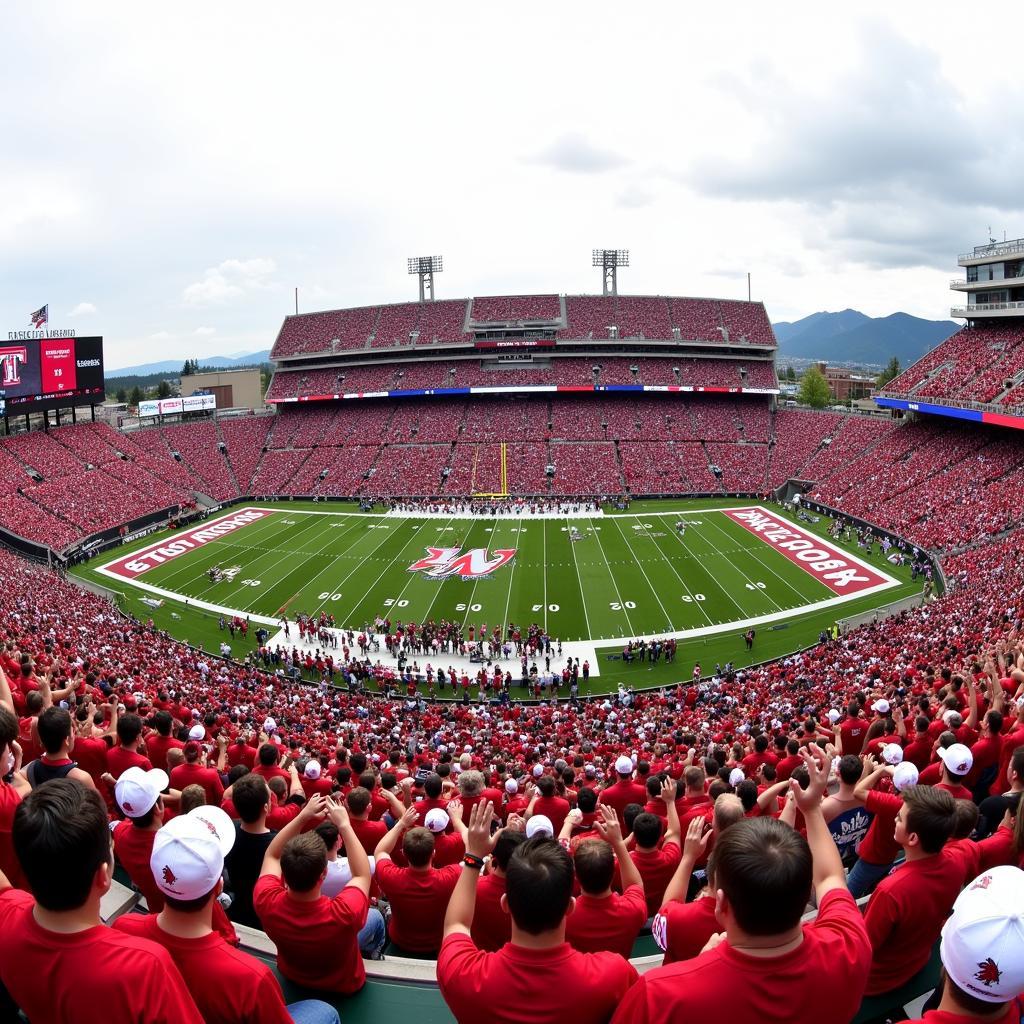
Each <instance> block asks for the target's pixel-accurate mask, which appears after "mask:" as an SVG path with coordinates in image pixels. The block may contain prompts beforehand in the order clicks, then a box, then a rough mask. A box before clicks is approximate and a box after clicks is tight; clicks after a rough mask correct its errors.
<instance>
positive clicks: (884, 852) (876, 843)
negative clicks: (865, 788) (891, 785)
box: [857, 789, 903, 864]
mask: <svg viewBox="0 0 1024 1024" xmlns="http://www.w3.org/2000/svg"><path fill="white" fill-rule="evenodd" d="M902 806H903V800H902V799H901V798H900V797H898V796H896V795H895V794H894V793H880V792H878V790H877V789H873V790H871V792H870V793H868V795H867V798H866V799H865V801H864V809H865V810H867V811H870V812H871V813H872V814H873V815H874V816H875V817H874V819H873V820H872V822H871V824H870V825H869V826H868V834H867V835H866V836H865V837H864V838H863V839H862V840H861V843H860V849H859V850H858V851H857V853H858V854H859V856H860V858H861V860H866V861H867V862H868V863H869V864H891V863H892V862H893V861H894V860H895V859H896V858H897V857H898V856H899V852H900V844H899V843H897V842H896V840H895V839H894V838H893V835H894V833H895V831H896V815H897V814H899V813H900V808H901V807H902Z"/></svg>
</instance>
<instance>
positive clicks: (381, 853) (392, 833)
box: [373, 807, 419, 860]
mask: <svg viewBox="0 0 1024 1024" xmlns="http://www.w3.org/2000/svg"><path fill="white" fill-rule="evenodd" d="M418 814H419V812H418V811H417V810H416V808H415V807H407V808H406V809H405V813H404V814H403V815H402V816H401V817H400V818H399V819H398V821H396V822H395V823H394V825H392V826H391V828H390V829H389V830H388V832H387V834H386V835H385V836H384V837H383V838H382V839H381V841H380V842H379V843H378V844H377V848H376V849H375V850H374V851H373V856H374V858H375V859H376V860H380V859H381V857H387V858H388V859H390V858H391V851H392V850H393V849H394V848H395V843H397V842H398V840H399V838H400V837H401V835H402V833H403V832H405V831H406V829H410V828H412V827H413V825H415V824H416V816H417V815H418Z"/></svg>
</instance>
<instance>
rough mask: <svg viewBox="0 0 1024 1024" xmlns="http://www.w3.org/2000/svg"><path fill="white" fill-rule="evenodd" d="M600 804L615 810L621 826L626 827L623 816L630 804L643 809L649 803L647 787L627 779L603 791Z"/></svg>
mask: <svg viewBox="0 0 1024 1024" xmlns="http://www.w3.org/2000/svg"><path fill="white" fill-rule="evenodd" d="M598 803H602V804H607V806H609V807H614V808H615V813H616V814H617V815H618V816H619V824H620V825H621V826H623V827H625V824H626V820H625V818H624V817H623V816H622V815H623V811H624V810H625V809H626V807H627V805H629V804H640V806H641V807H643V805H644V804H645V803H647V787H646V786H641V785H640V783H638V782H633V781H632V780H631V779H626V780H625V781H624V782H623V781H619V782H616V783H615V784H614V785H613V786H609V787H608V788H607V789H602V790H601V793H600V796H599V797H598Z"/></svg>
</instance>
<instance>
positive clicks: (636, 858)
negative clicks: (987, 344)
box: [0, 534, 1024, 1022]
mask: <svg viewBox="0 0 1024 1024" xmlns="http://www.w3.org/2000/svg"><path fill="white" fill-rule="evenodd" d="M944 570H945V573H946V575H947V578H948V579H949V581H950V582H951V584H952V587H951V590H950V592H949V593H948V594H947V595H945V596H943V597H941V598H939V599H937V600H935V601H933V602H931V603H929V604H927V605H926V606H924V607H923V608H921V609H918V610H914V611H910V612H906V613H903V614H902V615H901V616H899V617H897V618H895V619H890V620H888V621H886V622H884V623H876V624H868V625H865V626H862V627H860V628H858V629H856V630H854V631H852V632H851V633H849V634H847V635H845V636H841V637H837V638H835V639H828V640H826V641H825V642H823V643H822V644H820V645H818V646H817V647H815V648H814V649H812V650H810V651H807V652H804V653H802V654H797V655H794V656H792V657H789V658H786V659H783V660H781V661H779V662H776V663H774V664H770V665H766V666H762V667H760V668H757V669H754V670H750V671H747V672H735V671H732V670H731V667H730V666H726V667H725V668H724V669H719V670H717V671H716V672H715V673H714V674H713V675H711V676H710V677H708V678H701V677H700V675H701V674H700V672H699V669H698V670H696V671H695V672H694V674H693V675H694V677H693V679H692V681H688V682H686V683H680V684H679V685H678V686H676V687H674V688H670V689H668V690H664V691H656V692H651V693H639V694H633V693H627V692H626V691H620V693H619V694H618V695H617V696H616V695H610V696H608V697H607V698H605V699H601V700H593V701H588V702H581V703H580V704H578V705H576V704H565V703H562V704H557V703H555V702H550V703H543V702H542V703H539V704H535V705H531V706H526V705H523V704H519V703H489V702H479V701H475V700H474V701H470V700H466V701H465V702H459V703H444V702H433V701H427V700H424V699H422V698H420V697H417V698H415V699H412V700H401V699H399V700H388V699H385V698H381V697H374V696H370V695H366V694H350V693H347V692H343V691H337V690H333V689H329V688H325V687H322V686H321V687H318V686H310V685H309V684H306V683H303V682H301V681H296V680H293V679H289V678H286V677H283V676H281V675H275V674H271V673H269V672H265V671H262V670H260V669H259V668H257V667H256V666H254V665H237V664H233V663H231V662H228V661H224V660H222V659H218V658H213V657H211V656H208V655H205V654H203V653H201V652H198V651H195V650H193V649H191V648H189V647H186V646H184V645H182V644H179V643H177V642H175V641H173V640H171V639H170V638H168V637H166V636H164V635H161V634H158V633H156V632H154V631H153V630H152V629H151V628H150V627H148V626H147V625H146V624H143V623H139V622H134V621H131V620H128V619H126V618H124V617H123V616H121V615H120V613H118V612H116V611H114V610H113V609H112V608H111V607H110V606H109V605H108V604H107V603H106V602H104V601H103V600H101V599H100V598H97V597H94V596H92V595H90V594H85V593H82V592H80V591H79V590H78V589H77V588H75V587H73V586H72V585H71V584H69V583H68V582H66V581H65V580H63V579H62V578H61V577H60V576H59V575H57V574H55V573H52V572H50V571H49V570H46V569H42V568H40V567H38V566H35V565H30V564H29V563H26V562H24V561H22V560H19V559H17V558H15V557H14V556H12V555H8V554H5V553H0V576H2V578H3V580H4V588H3V592H2V594H0V604H2V607H3V612H4V614H3V617H2V619H0V667H2V668H3V670H4V676H3V679H4V681H3V682H0V704H2V705H3V710H0V746H2V747H3V750H0V757H2V758H3V760H4V767H5V769H6V773H5V776H4V781H3V782H2V783H0V871H2V872H3V876H4V879H3V880H0V886H7V885H11V886H13V888H10V889H7V890H6V891H4V892H3V893H0V919H2V920H3V926H2V928H0V980H2V981H3V983H4V985H5V986H6V988H7V990H8V992H9V993H10V994H11V996H12V998H13V999H14V1001H15V1002H16V1003H18V1004H19V1005H20V1006H21V1008H22V1009H23V1010H24V1011H25V1013H26V1015H27V1016H28V1018H29V1019H30V1020H32V1021H35V1020H55V1021H60V1020H76V1021H78V1020H89V1019H92V1018H91V1017H90V1016H89V1014H90V1012H92V1011H91V1009H88V1008H90V1007H92V1006H96V1007H102V1011H103V1014H104V1019H108V1020H109V1019H141V1020H164V1019H168V1018H169V1017H170V1016H173V1017H174V1019H181V1020H199V1019H205V1020H208V1021H209V1020H248V1019H253V1020H287V1019H289V1017H288V1016H285V1014H289V1015H290V1016H291V1018H292V1019H294V1020H298V1021H302V1020H333V1019H335V1018H334V1016H332V1015H333V1014H334V1012H335V1011H334V1009H333V1008H332V1007H331V1006H329V1005H325V1004H324V1003H318V1002H316V1001H313V1002H309V1001H307V1002H306V1003H304V1004H301V1005H293V1006H291V1007H287V1008H286V1006H285V1003H284V1000H283V996H282V990H281V988H280V986H279V984H278V981H277V979H276V978H275V977H274V975H273V973H271V972H270V971H269V969H268V968H267V965H266V963H264V962H262V961H258V960H253V959H252V958H250V957H248V956H247V955H246V954H244V953H242V952H241V951H240V950H239V949H237V948H236V946H235V943H236V942H237V939H238V935H239V930H240V929H243V928H244V926H247V925H248V926H253V927H258V928H261V929H262V930H263V931H265V932H266V933H267V935H268V936H269V937H270V938H271V939H272V940H273V942H274V944H275V946H276V950H277V970H278V973H279V974H280V976H281V977H283V978H285V979H289V980H291V981H294V982H296V983H298V984H300V985H302V986H305V987H306V988H312V989H316V990H319V991H321V992H323V993H325V994H326V995H327V998H328V999H329V1000H330V1001H333V1002H337V1000H338V998H341V997H344V996H345V995H346V994H347V993H352V992H354V991H356V990H358V989H359V988H360V987H361V986H362V984H363V983H364V980H365V968H364V966H363V959H364V957H365V958H368V959H373V958H375V957H377V956H380V955H382V951H383V955H385V956H389V955H402V954H406V955H412V956H428V957H435V958H436V959H437V978H438V983H439V985H440V987H441V991H442V993H443V995H444V997H445V999H446V1001H447V1002H448V1004H449V1007H450V1008H451V1010H452V1012H453V1013H454V1014H455V1016H456V1017H457V1018H458V1019H459V1020H483V1019H487V1020H521V1019H523V1006H524V1005H525V1004H524V1000H529V999H530V997H531V996H532V997H533V1001H532V1002H529V1004H528V1005H530V1007H531V1009H530V1016H531V1018H532V1019H536V1020H549V1019H550V1020H554V1019H556V1018H559V1017H563V1016H564V1015H565V1014H566V1013H568V1012H574V1013H575V1014H576V1015H577V1016H581V1019H585V1020H605V1019H609V1018H610V1017H611V1015H612V1014H613V1012H614V1013H615V1019H616V1020H618V1021H622V1022H626V1021H653V1020H668V1019H678V1018H679V1017H681V1016H686V1015H692V1016H695V1017H710V1016H712V1015H713V1014H718V1015H720V1016H724V1017H725V1018H727V1019H730V1020H753V1019H764V1020H782V1019H785V1020H811V1019H814V1020H823V1019H824V1020H850V1019H852V1018H853V1017H854V1015H855V1014H856V1013H857V1011H858V1007H859V1006H860V1005H861V1001H862V999H864V998H868V999H869V1000H872V1001H873V1005H875V1006H878V1007H879V1008H880V1010H882V1009H885V1010H894V1008H895V1007H896V1005H897V1004H898V1003H899V1002H900V994H901V993H902V992H903V991H904V990H905V987H906V986H907V984H908V983H909V982H911V981H912V979H913V978H914V977H915V976H917V975H918V973H919V972H920V971H922V970H923V969H925V968H926V966H927V963H928V961H929V958H930V956H931V952H932V949H933V946H934V945H935V943H936V942H938V941H939V939H940V933H941V937H942V940H941V945H940V954H941V958H942V964H943V969H944V974H943V979H942V981H941V983H940V985H939V988H938V989H937V991H936V994H935V996H934V998H933V1002H934V1003H935V1004H936V1006H937V1007H938V1008H937V1009H933V1010H929V1011H928V1012H929V1014H930V1016H927V1017H926V1019H928V1020H933V1021H951V1020H952V1021H956V1020H961V1019H962V1020H980V1019H985V1020H999V1021H1004V1020H1005V1021H1009V1020H1014V1019H1016V1018H1014V1017H1013V1013H1015V1012H1019V1010H1015V1009H1013V1005H1012V1004H1013V1001H1014V1000H1015V998H1016V997H1017V995H1018V994H1019V992H1020V991H1021V989H1022V988H1024V935H1022V934H1021V928H1022V923H1021V914H1020V913H1019V911H1018V912H1014V908H1015V907H1017V908H1019V907H1021V906H1024V902H1022V901H1024V897H1022V896H1021V882H1020V877H1021V876H1020V865H1021V859H1022V854H1024V825H1022V816H1020V815H1018V814H1017V805H1018V803H1019V800H1020V795H1019V794H1020V793H1021V791H1022V790H1024V633H1022V629H1024V599H1022V598H1021V597H1020V596H1019V594H1018V591H1017V589H1016V588H1014V587H1012V586H1011V587H1009V588H1007V586H1006V583H1007V581H1015V580H1019V579H1021V578H1024V550H1022V548H1021V545H1020V544H1019V542H1018V538H1017V537H1016V535H1014V534H1011V535H1010V536H1009V537H1007V538H1004V539H1002V540H999V541H995V542H992V543H989V544H986V545H984V546H981V547H977V548H974V549H972V550H970V551H968V552H965V553H963V554H956V555H952V556H950V557H948V558H947V559H946V560H945V562H944ZM387 635H390V636H391V637H392V642H393V643H394V642H396V639H395V638H396V637H398V636H399V634H398V631H397V629H396V628H394V627H393V628H392V629H391V630H390V631H387V632H386V633H385V636H387ZM397 642H398V643H399V644H400V645H405V644H406V643H407V642H410V643H411V644H412V645H413V646H414V645H415V643H419V642H420V639H419V637H418V636H417V637H416V639H414V640H412V641H410V638H409V636H408V632H407V631H405V632H403V634H402V635H401V638H399V639H398V640H397ZM679 656H680V657H679V660H680V661H682V662H684V664H683V665H681V667H680V675H681V676H685V675H686V674H687V671H688V667H689V666H688V665H686V664H685V662H686V651H685V646H684V647H683V648H682V649H681V650H680V651H679ZM492 818H493V819H494V820H493V821H492ZM56 821H60V822H61V823H62V824H61V827H59V828H58V827H55V826H54V822H56ZM108 822H109V823H110V824H112V825H113V833H112V835H113V848H114V853H115V855H116V859H117V863H118V865H119V870H121V871H123V872H124V873H125V874H126V875H127V877H128V878H129V879H131V881H132V882H133V883H134V884H135V886H136V887H137V888H138V890H139V891H140V892H141V893H143V894H144V895H145V898H146V905H147V907H148V909H149V911H150V913H149V914H141V913H132V914H127V915H124V916H123V917H121V918H118V920H117V921H116V922H115V923H114V926H113V928H112V929H111V928H107V927H105V926H103V925H102V924H101V922H100V919H99V910H98V908H99V901H100V898H101V897H102V895H103V893H104V891H105V890H106V888H109V885H110V878H111V875H110V846H109V843H110V839H109V838H108V837H109V836H110V834H111V833H110V831H109V829H108ZM485 861H486V868H485V870H481V868H483V867H484V862H485ZM225 868H226V874H223V872H224V869H225ZM847 868H848V869H849V874H848V875H847ZM154 869H155V870H154ZM223 892H226V893H227V894H228V898H227V899H224V900H223V901H222V900H221V899H220V898H219V897H220V896H221V894H222V893H223ZM866 894H870V899H869V900H868V902H867V904H866V907H863V908H860V909H858V908H857V906H856V905H855V904H854V902H853V897H854V896H859V895H866ZM223 904H227V908H226V911H227V912H226V914H225V913H224V906H223ZM809 908H814V910H816V916H815V917H813V918H812V919H811V920H808V921H804V922H802V921H801V916H802V915H803V914H804V912H805V910H807V909H809ZM506 911H507V912H506ZM951 911H952V916H951V917H950V916H949V915H950V912H951ZM576 915H579V916H578V917H577V916H576ZM574 919H575V920H574ZM648 920H650V921H651V929H652V932H653V935H654V937H655V938H656V939H657V940H658V942H659V944H660V945H661V946H662V947H663V949H664V950H665V966H664V967H662V968H660V969H655V970H651V971H649V972H647V973H645V974H644V975H642V976H640V977H638V975H637V973H636V971H635V968H634V967H633V966H632V965H631V964H630V963H629V962H628V961H627V960H626V959H624V954H627V953H628V952H630V951H631V950H632V948H633V943H634V941H635V940H636V939H637V936H638V935H639V934H640V932H641V931H642V930H643V928H644V925H645V923H646V922H647V921H648ZM100 943H102V948H103V949H104V950H105V953H104V955H103V956H102V957H101V958H99V959H100V960H101V961H102V963H103V964H104V967H103V969H100V968H99V967H98V966H97V962H98V961H97V956H96V954H97V951H98V950H99V949H100V948H101V947H100V946H99V945H98V944H100ZM57 949H59V950H60V955H61V957H62V961H61V962H62V963H63V964H66V965H68V972H67V973H68V975H69V977H74V978H75V979H76V984H75V985H70V984H68V985H66V986H60V985H58V986H52V987H40V986H39V985H37V984H34V983H33V982H32V981H31V979H34V978H38V977H39V976H40V974H39V971H40V970H42V967H41V966H40V965H42V964H44V963H46V962H48V960H49V959H50V958H52V957H53V955H54V951H55V950H57ZM702 950H703V952H702ZM76 958H78V959H76ZM75 964H81V965H82V966H81V969H80V971H79V970H78V969H76V968H75V967H74V966H73V965H75ZM199 975H203V977H202V978H200V977H199ZM204 979H205V980H204ZM741 979H742V981H741ZM243 989H244V990H245V992H246V993H249V995H250V996H251V1004H255V1005H254V1008H253V1009H252V1010H251V1013H252V1016H245V1014H246V1013H249V1012H250V1011H249V1009H245V1007H248V1006H249V1005H250V1003H248V1002H245V1001H244V1000H243V999H242V998H241V991H242V990H243ZM540 993H543V1000H542V1002H541V1004H540V1005H538V1004H537V1002H536V999H537V996H538V994H540ZM229 997H230V998H229ZM886 999H890V1000H891V1001H892V1006H887V1005H886ZM129 1003H130V1005H131V1007H132V1010H131V1012H132V1013H135V1014H136V1016H134V1017H130V1018H129V1017H128V1016H127V1015H126V1016H124V1017H123V1018H122V1017H119V1016H118V1013H119V1012H120V1008H122V1007H124V1008H125V1010H124V1012H125V1014H127V1013H128V1012H129V1011H128V1010H127V1006H128V1005H129ZM616 1007H617V1009H616ZM895 1012H896V1013H901V1011H899V1010H895ZM780 1013H781V1014H782V1015H781V1016H780ZM260 1014H262V1016H260ZM887 1015H888V1016H892V1014H891V1013H888V1014H887ZM97 1019H99V1018H98V1016H97Z"/></svg>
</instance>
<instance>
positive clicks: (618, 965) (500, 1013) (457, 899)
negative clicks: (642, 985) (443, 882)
mask: <svg viewBox="0 0 1024 1024" xmlns="http://www.w3.org/2000/svg"><path fill="white" fill-rule="evenodd" d="M493 817H494V808H493V805H492V804H491V803H490V802H488V803H485V804H478V805H477V806H476V807H474V808H473V810H472V812H471V814H470V819H469V832H468V835H467V842H466V848H467V854H466V864H465V866H464V867H463V869H462V874H461V876H460V877H459V881H458V885H456V887H455V891H454V892H453V893H452V897H451V902H450V903H449V904H448V912H447V914H446V915H445V920H444V942H443V944H442V946H441V954H440V956H439V957H438V960H437V981H438V985H439V986H440V988H441V994H442V995H443V996H444V999H445V1002H446V1003H447V1004H448V1008H449V1009H450V1010H451V1012H452V1013H453V1014H454V1016H455V1019H456V1020H457V1021H458V1022H459V1024H476V1022H480V1024H523V1022H524V1021H527V1020H529V1021H531V1022H534V1024H564V1022H565V1021H567V1020H571V1021H573V1022H574V1024H598V1022H603V1021H607V1020H608V1018H609V1017H610V1016H611V1013H612V1011H613V1010H614V1008H615V1006H616V1005H617V1004H618V1002H619V1001H620V1000H621V999H622V997H623V996H624V995H625V994H626V991H627V990H628V989H629V987H630V986H631V985H633V984H635V983H636V979H637V973H636V969H635V968H634V967H633V966H632V964H630V963H629V962H628V961H627V960H624V959H623V958H622V957H621V956H618V955H617V954H615V953H580V952H578V951H576V950H574V949H573V948H572V947H571V946H570V945H569V944H568V943H567V942H566V941H565V927H566V915H567V914H570V913H571V912H572V909H573V906H574V900H573V898H572V890H573V875H574V873H573V863H572V858H571V857H570V856H569V854H568V853H567V852H566V851H565V849H563V847H562V846H561V845H560V844H559V843H558V842H556V841H555V840H553V839H548V838H535V839H528V840H526V841H525V842H523V843H521V844H520V845H519V846H518V847H517V848H516V850H515V852H514V853H513V854H512V856H511V857H510V858H509V862H508V877H507V885H508V888H507V891H506V893H505V896H504V897H503V899H502V905H503V907H504V908H505V909H506V910H507V911H508V913H509V914H510V915H511V918H512V940H511V941H510V942H509V943H507V944H506V945H505V946H503V947H502V948H501V949H500V950H498V951H497V952H495V953H487V952H485V951H484V950H482V949H479V948H478V947H477V946H476V944H475V943H474V942H473V939H472V927H473V915H474V908H475V903H476V889H477V885H478V878H479V874H480V868H481V866H482V865H483V863H484V858H485V857H486V856H487V854H488V853H490V851H491V847H492V837H491V834H490V832H491V821H492V820H493Z"/></svg>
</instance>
